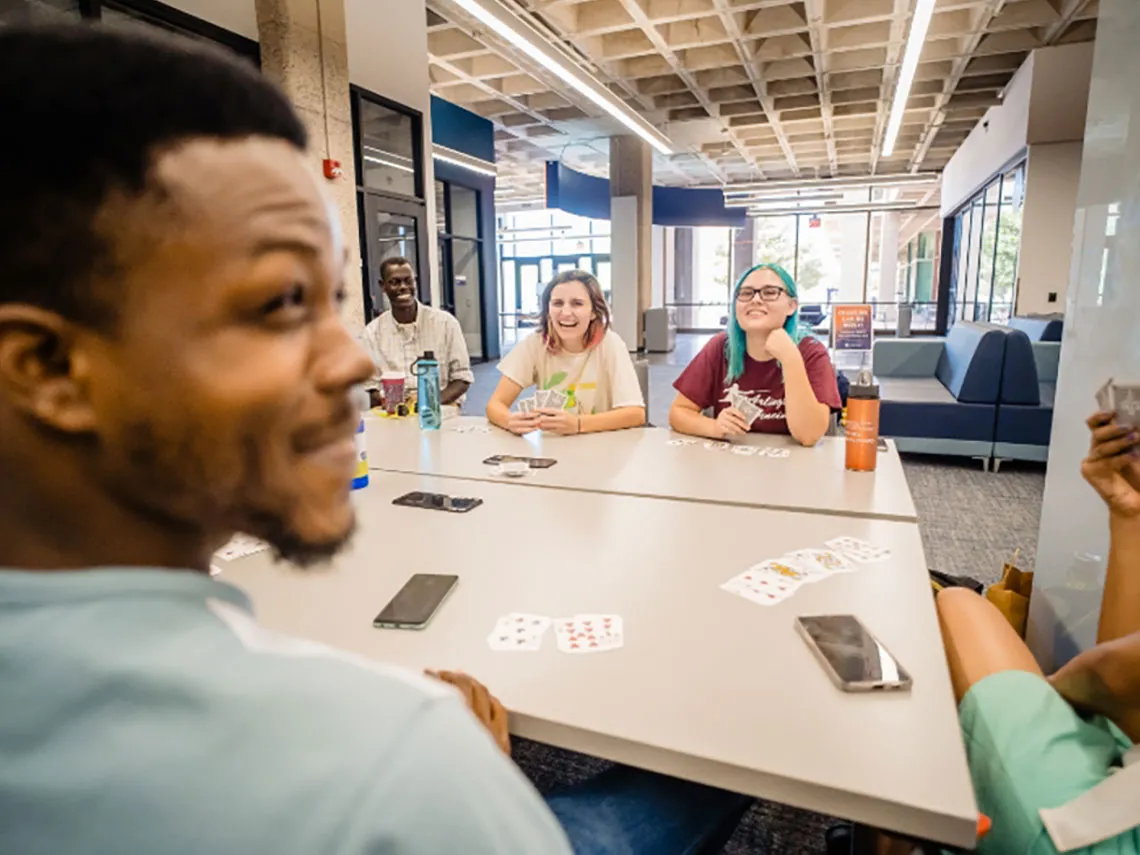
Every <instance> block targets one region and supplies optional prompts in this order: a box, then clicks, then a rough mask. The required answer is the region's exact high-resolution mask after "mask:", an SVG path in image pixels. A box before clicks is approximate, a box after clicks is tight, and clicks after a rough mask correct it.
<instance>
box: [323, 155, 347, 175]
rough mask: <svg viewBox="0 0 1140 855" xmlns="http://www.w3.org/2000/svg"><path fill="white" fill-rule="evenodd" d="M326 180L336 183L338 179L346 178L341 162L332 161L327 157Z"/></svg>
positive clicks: (325, 161)
mask: <svg viewBox="0 0 1140 855" xmlns="http://www.w3.org/2000/svg"><path fill="white" fill-rule="evenodd" d="M324 167H325V178H327V179H328V180H329V181H336V180H337V179H338V178H343V177H344V170H343V169H342V168H341V165H340V161H339V160H332V159H331V158H328V157H326V158H325V160H324Z"/></svg>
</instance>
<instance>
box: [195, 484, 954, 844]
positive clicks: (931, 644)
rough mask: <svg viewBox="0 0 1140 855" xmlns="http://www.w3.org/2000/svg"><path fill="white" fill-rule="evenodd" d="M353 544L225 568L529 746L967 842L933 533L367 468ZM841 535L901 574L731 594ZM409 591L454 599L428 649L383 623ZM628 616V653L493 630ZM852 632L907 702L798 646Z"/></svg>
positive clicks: (420, 637) (279, 622)
mask: <svg viewBox="0 0 1140 855" xmlns="http://www.w3.org/2000/svg"><path fill="white" fill-rule="evenodd" d="M411 490H425V491H435V492H446V493H449V494H451V495H457V496H478V497H480V498H482V499H483V500H484V505H482V506H481V507H479V508H476V509H475V510H473V511H472V512H470V513H468V514H462V515H461V514H450V513H443V512H439V511H428V510H421V509H415V508H403V507H396V506H393V505H392V504H391V500H392V499H393V498H395V497H396V496H398V495H402V494H403V493H405V492H408V491H411ZM356 495H357V499H356V501H357V504H358V509H359V516H360V528H359V531H358V533H357V535H356V538H355V541H354V543H353V544H352V545H351V546H350V547H349V549H348V550H347V551H346V552H345V553H344V554H343V555H342V556H340V557H338V558H337V559H335V561H334V562H333V566H332V567H331V568H329V569H327V570H309V571H297V570H295V569H292V568H289V567H279V566H275V565H274V563H273V561H272V559H271V558H270V557H269V553H266V552H263V553H259V554H256V555H253V556H249V557H246V558H242V559H238V560H236V561H233V562H230V563H228V564H227V563H225V562H221V561H219V562H217V563H218V564H219V565H221V566H222V567H223V570H222V574H221V578H222V579H223V580H225V581H230V582H233V583H234V584H237V585H239V586H240V587H242V588H244V589H245V590H246V591H248V592H249V593H250V595H251V596H252V598H253V601H254V604H255V608H256V611H257V613H258V615H259V618H260V620H261V621H262V622H263V623H264V624H265V625H266V626H268V627H271V628H273V629H277V630H281V631H285V632H289V633H292V634H295V635H299V636H302V637H307V638H310V639H313V640H316V641H319V642H323V643H326V644H329V645H331V646H334V647H337V648H340V649H343V650H348V651H352V652H354V653H357V654H360V655H363V656H366V657H369V658H372V659H375V660H379V661H384V662H388V663H394V664H399V665H404V666H408V667H411V668H416V669H420V668H424V667H434V668H449V669H461V670H464V671H466V672H468V673H471V674H473V675H474V676H476V677H477V678H478V679H480V680H481V681H483V682H485V683H486V684H487V685H488V686H489V687H490V688H491V690H492V691H493V692H494V693H495V694H497V695H498V696H499V697H500V698H501V699H502V700H503V702H504V703H505V704H506V706H507V707H508V709H510V710H511V713H512V730H513V732H514V733H516V734H518V735H520V736H524V737H529V738H533V739H537V740H540V741H542V742H546V743H548V744H551V745H556V746H561V747H564V748H569V749H573V750H576V751H582V752H586V753H589V754H593V755H595V756H599V757H603V758H607V759H610V760H614V761H617V762H623V763H628V764H630V765H634V766H638V767H641V768H646V769H650V770H653V771H657V772H662V773H666V774H670V775H674V776H677V777H681V778H685V779H689V780H694V781H699V782H703V783H706V784H711V785H716V786H720V787H724V788H727V789H730V790H734V791H737V792H742V793H746V794H749V795H752V796H757V797H761V798H765V799H771V800H773V801H777V802H781V803H784V804H789V805H793V806H797V807H801V808H805V809H809V810H814V811H819V812H821V813H826V814H831V815H836V816H840V817H846V818H850V819H852V820H856V821H859V822H863V823H867V824H869V825H871V826H873V827H878V828H884V829H889V830H894V831H898V832H902V833H906V834H913V835H917V836H919V837H923V838H926V839H931V840H936V841H939V842H942V843H948V844H952V845H961V846H972V845H973V843H974V840H975V823H976V816H977V809H976V806H975V802H974V797H973V791H972V788H971V785H970V778H969V774H968V771H967V766H966V758H965V753H964V749H963V747H962V741H961V739H960V736H959V730H958V721H957V715H956V710H955V704H954V698H953V695H952V691H951V686H950V680H949V675H948V672H947V668H946V662H945V658H944V656H943V652H942V644H941V638H940V635H939V631H938V624H937V620H936V616H935V612H934V604H933V600H932V597H931V593H930V586H929V582H928V580H927V575H926V564H925V559H924V556H923V551H922V544H921V542H920V540H919V535H918V529H917V526H916V525H914V524H913V523H907V522H898V521H888V520H881V519H869V518H861V517H855V516H837V515H823V514H806V513H797V512H789V511H780V510H766V509H755V508H743V507H732V506H725V505H711V504H697V503H692V502H678V501H671V500H665V499H648V498H639V497H630V496H621V495H602V494H597V493H587V492H578V491H567V490H523V489H518V488H517V487H513V486H511V485H507V484H495V483H489V482H477V481H467V480H458V479H440V478H432V477H429V476H422V475H412V474H400V473H387V472H373V473H372V483H371V484H370V486H369V487H367V488H366V489H365V490H363V491H360V492H359V493H358V494H356ZM839 535H850V536H854V537H859V538H864V539H867V540H870V541H872V542H875V543H878V544H881V545H884V546H887V547H889V548H890V549H891V551H892V556H891V558H890V559H889V560H888V561H886V562H884V563H881V564H876V565H868V566H866V567H863V568H861V569H860V570H859V571H858V572H856V573H853V574H846V575H839V576H835V577H833V578H830V579H827V580H825V581H822V582H818V583H815V584H811V585H805V586H804V587H802V588H801V589H800V590H799V591H798V592H797V593H796V594H795V595H794V596H793V597H791V598H790V599H788V600H786V601H784V602H783V603H781V604H780V605H778V606H775V607H764V606H760V605H756V604H754V603H751V602H749V601H747V600H744V599H741V598H740V597H736V596H733V595H731V594H729V593H727V592H725V591H723V590H720V588H719V586H720V584H721V583H723V582H724V581H726V580H727V579H729V578H731V577H732V576H735V575H736V574H737V573H740V572H742V571H743V570H745V569H747V568H748V567H749V566H751V565H753V564H755V563H757V562H759V561H761V560H763V559H765V558H771V557H776V556H778V555H780V554H782V553H784V552H786V551H789V550H792V549H798V548H802V547H809V546H820V545H822V544H823V541H825V540H827V539H830V538H832V537H836V536H839ZM412 573H456V574H458V575H459V577H460V581H459V584H458V586H457V588H456V589H455V591H454V592H453V594H452V595H451V597H450V598H449V599H448V601H447V602H446V603H445V604H444V606H443V607H442V608H441V610H440V611H439V613H438V614H437V615H436V617H435V619H434V620H433V622H432V623H431V624H430V625H429V626H428V627H427V628H426V629H424V630H422V631H418V632H416V631H400V630H380V629H375V628H373V626H372V619H373V617H374V616H375V615H376V614H377V613H378V612H379V611H380V609H381V608H382V607H383V606H384V604H385V603H387V601H388V600H389V599H390V598H391V597H392V596H393V594H395V593H396V591H397V590H398V589H399V588H400V586H401V585H402V584H403V583H404V581H405V580H406V579H407V577H408V576H409V575H411V574H412ZM511 611H527V612H536V613H540V614H546V615H549V616H551V617H563V616H570V615H572V614H575V613H581V612H606V613H616V614H620V615H622V616H623V618H624V624H625V645H624V647H622V648H620V649H618V650H615V651H610V652H606V653H601V654H594V655H581V656H573V655H567V654H563V653H560V652H559V651H558V649H557V646H556V643H555V639H554V637H553V631H552V630H551V631H549V632H548V633H547V635H546V637H545V638H544V642H543V647H542V650H541V651H538V652H535V653H510V652H495V651H492V650H491V649H490V648H489V647H488V646H487V643H486V637H487V635H488V634H489V633H490V632H491V629H492V627H493V625H494V623H495V620H496V618H497V617H499V616H500V615H504V614H506V613H508V612H511ZM829 613H851V614H855V615H857V616H858V617H859V618H860V619H861V620H862V621H863V622H864V623H865V624H866V625H867V626H868V628H870V629H871V631H872V632H874V633H875V634H877V635H878V636H879V638H880V640H881V641H882V642H883V643H884V644H886V645H887V647H888V648H889V649H890V650H891V651H892V652H893V653H894V654H895V656H897V657H898V659H899V660H900V662H901V663H902V665H903V666H904V667H905V668H906V669H907V670H909V671H910V673H911V675H912V677H913V680H914V685H913V689H912V690H911V691H910V692H903V693H871V694H845V693H843V692H841V691H839V690H838V689H837V688H836V687H835V686H834V685H833V684H832V683H831V682H830V680H829V679H828V678H827V676H826V675H825V674H824V672H823V670H822V669H821V668H820V666H819V664H818V663H817V662H816V661H815V659H814V657H813V656H812V654H811V652H810V651H809V650H808V648H807V646H806V645H805V643H804V642H803V641H802V640H801V639H800V638H799V637H798V636H797V635H796V633H795V631H794V629H793V618H794V617H795V616H796V615H800V614H829Z"/></svg>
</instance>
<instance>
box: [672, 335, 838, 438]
mask: <svg viewBox="0 0 1140 855" xmlns="http://www.w3.org/2000/svg"><path fill="white" fill-rule="evenodd" d="M727 341H728V335H727V334H726V333H718V334H717V335H715V336H713V338H712V340H711V341H710V342H709V343H708V344H706V345H705V346H704V347H703V348H701V352H700V353H698V354H697V355H696V357H695V358H694V359H693V361H692V362H690V363H689V365H688V367H687V368H685V370H684V371H682V372H681V376H680V377H678V378H677V381H676V382H675V383H674V384H673V388H674V389H676V390H677V391H678V392H680V393H681V394H682V395H684V396H685V397H686V398H688V399H689V400H690V401H692V402H693V403H694V404H696V405H697V406H698V407H700V408H701V409H702V410H704V409H708V408H709V407H711V408H712V410H713V417H714V418H715V417H716V416H717V415H719V414H720V412H721V410H724V409H727V408H728V406H729V401H730V399H731V393H732V391H733V390H734V389H735V390H736V391H738V392H740V394H742V395H743V396H744V397H745V398H747V399H748V400H750V401H752V403H754V404H755V405H756V406H757V407H759V408H760V410H761V412H760V416H759V417H758V418H757V419H756V421H754V422H753V423H752V432H753V433H787V432H788V421H787V418H786V417H785V412H784V373H783V370H782V369H781V368H780V365H779V363H778V362H777V361H776V360H775V359H770V360H768V361H767V362H757V361H756V360H755V359H753V358H752V357H750V356H748V355H747V354H746V355H745V357H744V372H743V373H742V374H741V375H740V376H739V377H738V378H736V381H735V382H734V383H727V382H726V376H727V374H728V356H727V353H726V351H725V342H727ZM799 347H800V355H801V356H802V357H803V359H804V368H805V369H806V370H807V376H808V382H810V383H811V388H812V391H814V392H815V397H816V400H817V401H819V402H820V403H821V404H827V406H829V407H830V408H831V409H833V410H838V409H839V408H840V407H841V406H842V404H841V403H840V400H839V385H838V383H836V380H835V368H834V367H833V366H832V364H831V358H830V357H829V356H828V355H827V348H826V347H824V346H823V345H822V344H821V343H820V342H819V341H818V340H816V339H814V338H812V337H811V336H808V337H807V338H805V339H804V340H803V341H801V342H800V344H799Z"/></svg>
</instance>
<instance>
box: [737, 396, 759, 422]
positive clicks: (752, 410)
mask: <svg viewBox="0 0 1140 855" xmlns="http://www.w3.org/2000/svg"><path fill="white" fill-rule="evenodd" d="M736 409H738V410H740V414H741V415H742V416H744V421H746V422H747V423H748V426H749V427H752V423H753V422H755V421H756V419H758V418H760V414H761V413H762V412H764V411H763V410H761V409H760V408H759V407H758V406H756V405H755V404H754V403H752V402H751V401H749V400H748V399H747V398H745V397H743V396H741V397H740V400H739V401H738V402H737V403H736Z"/></svg>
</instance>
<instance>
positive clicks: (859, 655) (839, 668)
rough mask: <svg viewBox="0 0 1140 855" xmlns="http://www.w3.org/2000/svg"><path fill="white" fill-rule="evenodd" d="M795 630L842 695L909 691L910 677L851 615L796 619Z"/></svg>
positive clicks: (815, 616)
mask: <svg viewBox="0 0 1140 855" xmlns="http://www.w3.org/2000/svg"><path fill="white" fill-rule="evenodd" d="M796 630H797V631H798V632H799V634H800V635H801V636H802V637H803V639H804V641H806V642H807V643H808V647H810V648H811V651H812V653H814V654H815V657H816V659H818V660H819V663H820V664H821V665H822V666H823V670H824V671H826V672H827V676H828V677H830V678H831V682H833V683H835V685H836V686H838V687H839V688H840V689H842V690H843V691H845V692H873V691H881V690H884V689H885V690H897V689H909V688H910V675H909V674H908V673H907V672H906V669H905V668H903V667H902V665H900V664H899V663H898V660H896V659H895V657H894V656H892V655H891V653H890V651H889V650H887V648H886V647H884V646H883V644H882V642H880V641H879V640H878V639H877V638H875V636H873V635H871V633H870V632H869V631H868V630H867V628H866V627H865V626H863V624H862V623H860V622H859V619H858V618H857V617H855V616H854V615H814V616H807V615H805V616H803V617H798V618H796Z"/></svg>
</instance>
